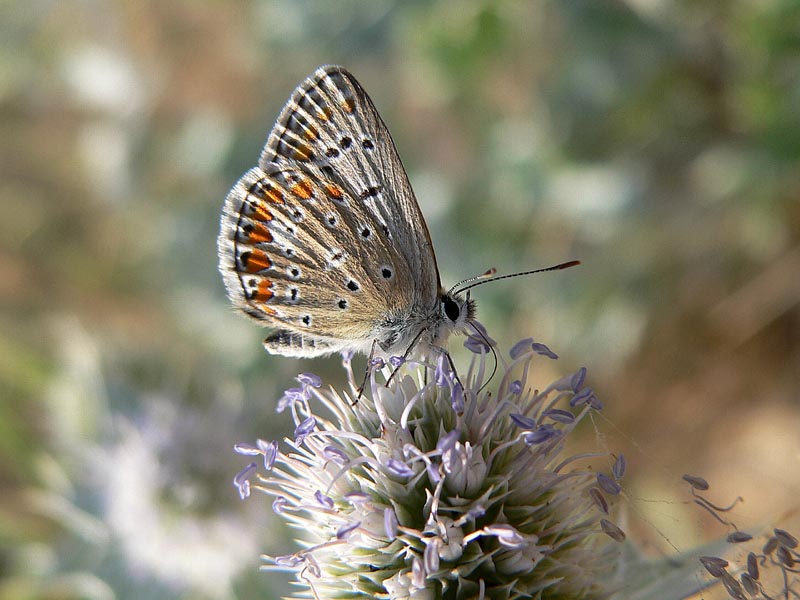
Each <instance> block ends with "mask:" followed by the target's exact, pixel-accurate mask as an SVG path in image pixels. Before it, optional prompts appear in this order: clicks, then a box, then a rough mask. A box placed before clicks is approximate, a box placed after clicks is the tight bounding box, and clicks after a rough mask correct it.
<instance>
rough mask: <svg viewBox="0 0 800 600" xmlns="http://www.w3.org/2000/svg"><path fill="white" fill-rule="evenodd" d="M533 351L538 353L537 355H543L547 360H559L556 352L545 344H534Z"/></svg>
mask: <svg viewBox="0 0 800 600" xmlns="http://www.w3.org/2000/svg"><path fill="white" fill-rule="evenodd" d="M533 351H534V352H536V354H541V355H542V356H546V357H547V358H552V359H553V360H556V359H557V358H558V355H557V354H556V353H555V352H553V351H552V350H550V348H548V347H547V346H545V345H544V344H540V343H539V342H534V343H533Z"/></svg>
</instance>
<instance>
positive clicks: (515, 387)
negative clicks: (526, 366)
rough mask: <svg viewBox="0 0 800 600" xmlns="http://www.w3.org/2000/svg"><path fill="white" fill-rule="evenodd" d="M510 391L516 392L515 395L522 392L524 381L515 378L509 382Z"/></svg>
mask: <svg viewBox="0 0 800 600" xmlns="http://www.w3.org/2000/svg"><path fill="white" fill-rule="evenodd" d="M508 391H509V392H511V393H512V394H514V395H515V396H516V395H518V394H521V393H522V382H521V381H520V380H519V379H515V380H514V381H512V382H511V383H509V384H508Z"/></svg>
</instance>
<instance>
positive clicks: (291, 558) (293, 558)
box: [275, 554, 305, 569]
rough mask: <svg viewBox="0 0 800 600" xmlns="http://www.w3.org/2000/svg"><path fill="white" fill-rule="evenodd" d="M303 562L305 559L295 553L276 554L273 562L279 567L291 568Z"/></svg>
mask: <svg viewBox="0 0 800 600" xmlns="http://www.w3.org/2000/svg"><path fill="white" fill-rule="evenodd" d="M304 562H305V559H303V558H301V557H299V556H297V555H296V554H287V555H286V556H276V557H275V564H276V565H278V566H280V567H290V568H292V569H294V568H296V567H299V566H300V565H302V564H303V563H304Z"/></svg>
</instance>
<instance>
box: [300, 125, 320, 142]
mask: <svg viewBox="0 0 800 600" xmlns="http://www.w3.org/2000/svg"><path fill="white" fill-rule="evenodd" d="M303 137H304V138H306V139H307V140H309V141H311V142H314V141H316V140H317V139H318V138H319V129H317V128H316V127H314V126H313V125H308V126H307V127H305V128H304V129H303Z"/></svg>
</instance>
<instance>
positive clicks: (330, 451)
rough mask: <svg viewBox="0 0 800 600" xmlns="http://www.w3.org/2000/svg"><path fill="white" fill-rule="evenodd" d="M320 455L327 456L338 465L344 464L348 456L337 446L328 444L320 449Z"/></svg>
mask: <svg viewBox="0 0 800 600" xmlns="http://www.w3.org/2000/svg"><path fill="white" fill-rule="evenodd" d="M322 455H323V456H324V457H325V458H327V459H328V460H332V461H333V462H335V463H338V464H340V465H343V464H345V463H346V462H347V461H349V460H350V458H349V457H348V456H347V454H346V453H345V451H344V450H342V449H341V448H339V447H338V446H333V445H328V446H325V447H324V448H323V449H322Z"/></svg>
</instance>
